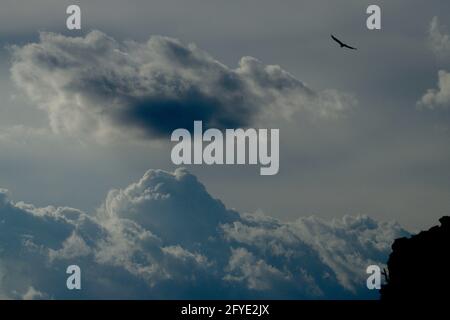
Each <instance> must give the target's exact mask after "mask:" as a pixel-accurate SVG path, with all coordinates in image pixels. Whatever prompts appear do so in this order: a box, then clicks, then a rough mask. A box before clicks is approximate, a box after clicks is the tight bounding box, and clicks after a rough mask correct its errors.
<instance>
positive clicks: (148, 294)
mask: <svg viewBox="0 0 450 320" xmlns="http://www.w3.org/2000/svg"><path fill="white" fill-rule="evenodd" d="M405 234H406V232H405V231H404V230H403V229H402V228H401V227H400V226H399V225H398V224H395V223H382V222H378V221H375V220H373V219H371V218H368V217H365V216H357V217H349V216H347V217H345V218H343V219H338V220H333V221H324V220H321V219H318V218H314V217H309V218H300V219H298V220H296V221H294V222H291V223H285V222H281V221H279V220H277V219H274V218H270V217H268V216H265V215H262V214H241V213H238V212H236V211H233V210H229V209H227V208H226V207H225V206H224V205H223V204H222V203H221V202H220V201H219V200H217V199H214V198H212V197H211V196H210V195H209V194H208V192H207V191H206V189H205V187H204V186H203V185H202V184H201V183H200V182H198V180H197V179H196V177H195V176H193V175H191V174H189V173H188V172H186V171H185V170H184V169H178V170H176V171H175V172H173V173H170V172H165V171H161V170H150V171H148V172H147V173H146V174H145V175H144V176H143V177H142V178H141V179H140V180H139V181H137V182H135V183H132V184H130V185H129V186H128V187H126V188H125V189H118V190H112V191H111V192H110V193H109V194H108V196H107V198H106V200H105V202H104V204H103V205H102V206H101V207H100V208H99V209H98V211H97V212H96V214H95V215H92V216H91V215H88V214H86V213H84V212H81V211H80V210H76V209H73V208H65V207H60V208H56V207H51V206H50V207H45V208H37V207H34V206H32V205H29V204H25V203H22V202H13V201H11V200H10V198H9V196H8V193H7V192H6V191H5V190H1V191H0V275H1V277H0V295H1V296H3V297H10V298H43V297H46V298H56V299H58V298H69V297H71V298H295V299H297V298H355V297H360V298H361V297H366V298H370V297H375V293H373V292H368V290H367V289H366V288H365V277H366V274H365V268H366V267H367V265H369V264H372V263H378V264H383V263H384V261H386V259H387V255H388V253H389V251H390V244H391V243H392V241H393V240H394V239H395V238H396V237H399V236H402V235H405ZM69 264H78V265H80V267H81V268H82V272H83V273H82V274H83V278H82V281H83V282H82V285H83V289H82V290H81V291H80V292H71V291H68V290H67V289H66V288H65V277H66V274H65V268H66V267H67V266H68V265H69ZM6 275H7V276H6ZM175 288H176V290H175Z"/></svg>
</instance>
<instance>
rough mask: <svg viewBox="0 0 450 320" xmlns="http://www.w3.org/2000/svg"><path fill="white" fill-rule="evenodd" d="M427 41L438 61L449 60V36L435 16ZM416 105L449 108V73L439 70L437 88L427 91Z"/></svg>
mask: <svg viewBox="0 0 450 320" xmlns="http://www.w3.org/2000/svg"><path fill="white" fill-rule="evenodd" d="M429 41H430V45H431V49H432V50H433V52H434V54H435V55H436V57H437V58H438V59H439V60H441V61H444V60H447V59H449V58H450V36H449V35H448V34H447V32H446V30H445V28H444V27H443V26H442V25H441V24H440V22H439V18H438V17H436V16H435V17H433V19H432V20H431V23H430V29H429ZM418 105H419V106H422V107H427V108H430V109H435V108H447V107H449V106H450V73H449V72H448V71H446V70H439V72H438V83H437V88H436V89H428V90H427V91H426V93H425V94H424V95H423V96H422V98H421V99H420V100H419V101H418Z"/></svg>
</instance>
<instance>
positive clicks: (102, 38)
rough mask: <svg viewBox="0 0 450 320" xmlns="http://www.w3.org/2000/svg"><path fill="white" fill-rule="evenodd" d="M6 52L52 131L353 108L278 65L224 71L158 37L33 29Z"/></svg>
mask: <svg viewBox="0 0 450 320" xmlns="http://www.w3.org/2000/svg"><path fill="white" fill-rule="evenodd" d="M12 52H13V65H12V67H11V73H12V77H13V79H14V81H15V83H16V84H17V85H18V86H19V88H21V89H23V90H24V91H25V92H26V94H27V96H28V97H29V98H30V99H31V100H32V101H33V102H35V103H36V104H38V105H39V106H40V107H41V108H42V109H44V110H45V111H47V112H48V115H49V119H50V125H51V128H52V129H53V130H54V131H55V132H68V133H77V134H79V133H83V134H92V135H94V136H96V137H99V138H104V137H108V136H110V135H111V134H112V133H118V132H120V133H126V134H129V133H132V134H135V135H138V136H141V137H146V138H148V137H151V138H154V137H161V136H164V137H165V136H168V134H170V133H171V132H172V131H173V130H174V129H176V128H180V127H183V128H191V127H192V125H193V121H194V120H203V122H204V125H205V126H206V127H215V128H219V129H223V128H234V127H246V126H249V125H251V124H254V123H256V122H257V121H258V120H260V119H263V118H265V117H268V116H269V117H270V116H273V115H274V114H276V115H277V116H279V115H284V116H290V115H292V114H293V113H295V112H304V115H313V116H318V117H324V116H325V117H329V116H336V115H337V114H340V113H341V112H342V111H344V110H346V109H347V108H348V107H350V106H352V105H354V104H355V99H354V98H353V97H352V96H351V95H348V94H343V93H339V92H338V91H335V90H325V91H322V92H315V91H313V90H312V89H310V88H309V87H307V86H306V85H305V84H304V83H303V82H301V81H299V80H297V79H296V78H295V77H294V76H292V75H291V74H289V73H288V72H286V71H285V70H283V69H282V68H281V67H279V66H276V65H264V64H262V63H261V62H259V61H258V60H257V59H255V58H252V57H243V58H242V59H241V60H240V61H239V66H238V67H237V68H236V69H231V68H229V67H227V66H225V65H224V64H222V63H220V62H219V61H217V60H216V59H214V57H212V56H211V55H210V54H208V53H207V52H205V51H203V50H201V49H199V48H198V47H196V46H195V45H193V44H188V45H186V44H183V43H181V42H180V41H179V40H176V39H172V38H167V37H161V36H153V37H151V38H150V39H149V40H148V42H146V43H137V42H133V41H126V42H119V41H116V40H115V39H113V38H111V37H109V36H107V35H106V34H104V33H102V32H99V31H92V32H90V33H89V34H87V35H86V36H85V37H65V36H63V35H59V34H54V33H41V34H40V40H39V41H38V42H37V43H30V44H27V45H24V46H15V47H14V48H13V50H12Z"/></svg>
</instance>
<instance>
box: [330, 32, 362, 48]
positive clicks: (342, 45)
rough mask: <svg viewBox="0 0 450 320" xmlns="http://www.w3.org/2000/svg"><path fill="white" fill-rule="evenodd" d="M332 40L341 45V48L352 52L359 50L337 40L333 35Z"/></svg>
mask: <svg viewBox="0 0 450 320" xmlns="http://www.w3.org/2000/svg"><path fill="white" fill-rule="evenodd" d="M331 38H332V39H333V40H334V41H336V42H337V43H339V45H340V46H341V48H348V49H352V50H357V49H356V48H355V47H352V46H349V45H348V44H345V43H343V42H342V41H341V40H339V39H338V38H336V37H335V36H333V35H331Z"/></svg>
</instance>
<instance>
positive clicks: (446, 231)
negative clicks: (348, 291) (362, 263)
mask: <svg viewBox="0 0 450 320" xmlns="http://www.w3.org/2000/svg"><path fill="white" fill-rule="evenodd" d="M439 222H440V223H441V225H440V226H435V227H432V228H431V229H430V230H428V231H422V232H420V233H419V234H417V235H414V236H412V237H411V238H400V239H396V240H395V242H394V244H393V245H392V253H391V254H390V256H389V260H388V263H387V266H388V271H386V270H384V272H383V274H384V276H385V280H386V284H385V285H383V286H382V287H381V290H380V294H381V300H384V301H392V300H428V301H431V300H443V299H446V300H447V299H449V293H448V292H449V291H448V290H449V288H450V259H449V258H450V217H448V216H446V217H442V218H441V219H439Z"/></svg>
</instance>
